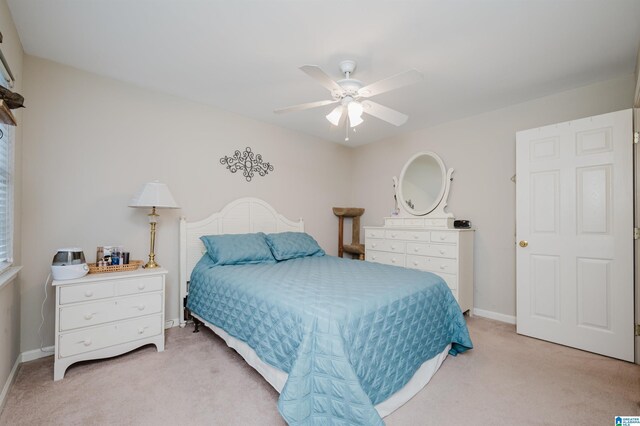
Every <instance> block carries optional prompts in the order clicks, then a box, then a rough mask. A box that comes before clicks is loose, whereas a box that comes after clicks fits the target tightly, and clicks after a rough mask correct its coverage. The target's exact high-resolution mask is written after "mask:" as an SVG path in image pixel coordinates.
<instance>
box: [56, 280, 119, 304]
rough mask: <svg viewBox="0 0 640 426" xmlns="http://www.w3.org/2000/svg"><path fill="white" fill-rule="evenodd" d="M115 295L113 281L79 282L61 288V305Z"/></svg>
mask: <svg viewBox="0 0 640 426" xmlns="http://www.w3.org/2000/svg"><path fill="white" fill-rule="evenodd" d="M113 296H115V287H114V284H113V282H100V283H95V284H78V285H70V286H64V287H61V288H60V299H59V303H60V304H61V305H64V304H67V303H75V302H86V301H89V300H96V299H104V298H106V297H113Z"/></svg>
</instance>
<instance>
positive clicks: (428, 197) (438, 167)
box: [398, 152, 447, 216]
mask: <svg viewBox="0 0 640 426" xmlns="http://www.w3.org/2000/svg"><path fill="white" fill-rule="evenodd" d="M446 179H447V171H446V169H445V167H444V163H443V162H442V160H441V159H440V157H438V155H437V154H435V153H433V152H420V153H418V154H416V155H414V156H413V157H411V158H410V159H409V161H408V162H407V164H405V166H404V168H403V169H402V173H400V181H399V182H398V197H399V200H398V201H399V203H400V205H401V206H402V207H403V208H404V209H405V210H406V211H407V212H409V213H410V214H412V215H415V216H424V215H426V214H428V213H430V212H432V211H433V210H434V209H435V208H436V207H438V204H440V201H441V200H442V196H443V195H444V191H445V188H446Z"/></svg>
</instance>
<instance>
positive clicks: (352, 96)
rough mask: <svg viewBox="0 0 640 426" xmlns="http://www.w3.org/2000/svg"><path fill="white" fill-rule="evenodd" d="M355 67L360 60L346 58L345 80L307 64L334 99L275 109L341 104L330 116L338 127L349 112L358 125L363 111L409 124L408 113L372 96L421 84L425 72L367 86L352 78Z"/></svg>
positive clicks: (351, 121)
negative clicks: (336, 78)
mask: <svg viewBox="0 0 640 426" xmlns="http://www.w3.org/2000/svg"><path fill="white" fill-rule="evenodd" d="M355 68H356V61H352V60H346V61H342V62H340V71H342V73H343V74H344V79H342V80H338V81H334V80H333V79H331V77H329V75H328V74H327V73H326V72H324V71H323V70H322V68H320V67H319V66H317V65H304V66H302V67H300V69H301V70H302V71H303V72H305V73H306V74H307V75H308V76H310V77H311V78H313V79H315V80H316V81H318V82H319V83H320V84H321V85H323V86H324V87H325V88H326V89H327V90H329V92H331V97H332V98H333V99H331V100H326V101H317V102H309V103H305V104H300V105H294V106H290V107H287V108H280V109H277V110H275V111H274V112H275V113H277V114H281V113H285V112H292V111H302V110H305V109H311V108H317V107H321V106H325V105H331V104H336V103H339V105H338V106H337V107H335V108H334V109H333V110H332V111H331V112H330V113H329V114H327V115H326V118H327V120H329V122H330V123H331V124H333V125H334V126H338V125H339V124H340V122H341V120H342V119H343V117H344V116H345V111H346V118H347V119H348V120H349V121H348V123H349V127H356V126H357V125H359V124H361V123H362V122H363V120H362V113H367V114H369V115H372V116H374V117H377V118H379V119H381V120H384V121H386V122H388V123H391V124H393V125H396V126H402V125H403V124H404V123H406V122H407V119H408V118H409V117H408V116H407V115H405V114H402V113H401V112H398V111H396V110H394V109H391V108H388V107H386V106H384V105H380V104H379V103H376V102H373V101H371V100H369V99H368V98H371V97H373V96H375V95H379V94H381V93H385V92H389V91H391V90H394V89H398V88H400V87H403V86H408V85H410V84H414V83H417V82H419V81H421V80H422V78H423V77H422V74H421V73H420V72H419V71H417V70H415V69H412V70H409V71H405V72H401V73H400V74H396V75H393V76H391V77H388V78H385V79H384V80H380V81H377V82H375V83H371V84H369V85H366V86H365V85H364V83H362V82H361V81H360V80H356V79H353V78H351V74H352V73H353V71H354V70H355ZM347 140H348V139H347Z"/></svg>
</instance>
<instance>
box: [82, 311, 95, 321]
mask: <svg viewBox="0 0 640 426" xmlns="http://www.w3.org/2000/svg"><path fill="white" fill-rule="evenodd" d="M95 314H96V313H95V312H92V313H90V314H85V315H84V319H86V320H87V321H89V320H90V319H92V318H93V316H94V315H95Z"/></svg>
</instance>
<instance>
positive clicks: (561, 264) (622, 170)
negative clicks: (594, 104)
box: [516, 110, 634, 362]
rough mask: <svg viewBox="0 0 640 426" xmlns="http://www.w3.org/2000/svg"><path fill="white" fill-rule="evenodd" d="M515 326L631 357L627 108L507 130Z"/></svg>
mask: <svg viewBox="0 0 640 426" xmlns="http://www.w3.org/2000/svg"><path fill="white" fill-rule="evenodd" d="M516 170H517V179H516V221H517V226H516V237H517V244H518V245H517V247H516V251H517V256H516V259H517V331H518V333H520V334H525V335H528V336H532V337H536V338H539V339H544V340H549V341H552V342H556V343H560V344H563V345H567V346H572V347H576V348H580V349H584V350H587V351H591V352H596V353H599V354H603V355H607V356H611V357H615V358H620V359H624V360H627V361H632V362H633V358H634V328H633V323H634V321H633V124H632V110H625V111H619V112H614V113H610V114H604V115H599V116H595V117H589V118H585V119H581V120H575V121H570V122H566V123H560V124H556V125H551V126H546V127H541V128H538V129H531V130H526V131H522V132H518V133H517V134H516Z"/></svg>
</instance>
